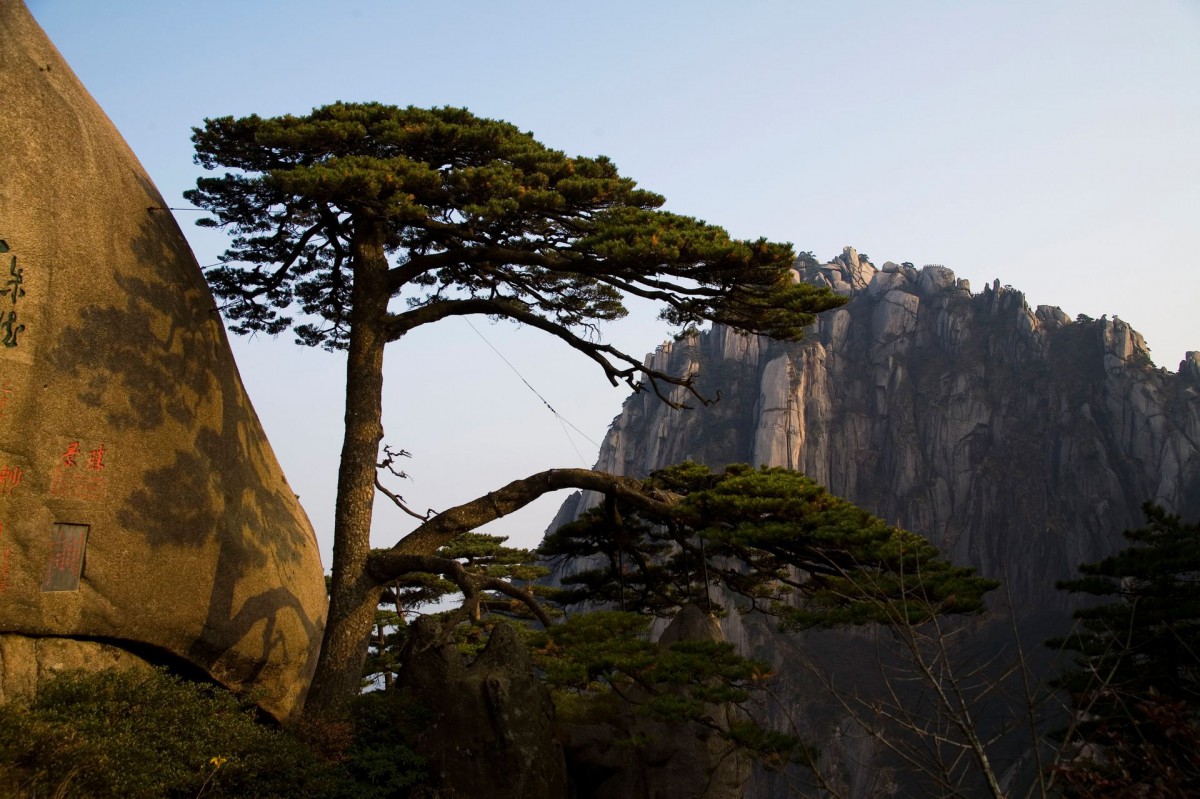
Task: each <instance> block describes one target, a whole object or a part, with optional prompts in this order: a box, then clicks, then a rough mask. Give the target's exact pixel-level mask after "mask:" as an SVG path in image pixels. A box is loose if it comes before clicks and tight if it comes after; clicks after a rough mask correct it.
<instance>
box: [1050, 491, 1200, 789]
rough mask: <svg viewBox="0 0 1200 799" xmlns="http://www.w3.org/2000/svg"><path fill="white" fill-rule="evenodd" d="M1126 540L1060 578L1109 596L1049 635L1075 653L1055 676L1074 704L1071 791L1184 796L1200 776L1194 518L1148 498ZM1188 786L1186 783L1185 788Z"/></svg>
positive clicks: (1066, 586)
mask: <svg viewBox="0 0 1200 799" xmlns="http://www.w3.org/2000/svg"><path fill="white" fill-rule="evenodd" d="M1143 509H1144V511H1145V514H1146V524H1145V525H1144V526H1143V527H1140V528H1138V529H1136V530H1127V531H1126V532H1125V537H1126V539H1128V540H1129V541H1130V543H1131V546H1129V547H1127V548H1126V549H1123V550H1121V551H1120V552H1118V553H1117V554H1115V555H1113V556H1111V557H1108V558H1105V559H1104V560H1102V561H1099V562H1098V563H1087V564H1083V565H1081V566H1080V567H1079V571H1080V572H1081V573H1082V575H1083V576H1081V577H1079V578H1078V579H1075V580H1067V581H1063V582H1060V583H1059V584H1058V587H1059V588H1061V589H1063V590H1066V591H1069V592H1071V593H1077V594H1087V595H1090V596H1094V597H1098V598H1102V599H1104V600H1109V601H1105V602H1102V603H1101V604H1096V605H1093V606H1090V607H1086V608H1083V609H1082V610H1079V611H1077V612H1076V613H1075V618H1076V619H1077V620H1078V622H1079V623H1078V625H1077V629H1076V630H1075V632H1073V633H1072V634H1071V635H1069V636H1067V637H1065V638H1061V639H1056V640H1053V641H1051V642H1049V644H1050V646H1053V647H1056V648H1061V649H1065V650H1067V651H1071V652H1074V653H1075V663H1074V665H1073V666H1072V667H1071V668H1069V669H1067V670H1066V671H1065V672H1064V673H1063V674H1062V675H1061V676H1060V677H1059V678H1058V679H1057V681H1056V685H1057V687H1059V688H1061V689H1063V690H1065V691H1066V692H1067V694H1068V696H1069V698H1070V701H1071V705H1072V707H1073V708H1074V710H1075V713H1076V722H1075V725H1074V728H1073V729H1072V730H1071V736H1070V738H1069V741H1068V742H1069V743H1072V744H1073V746H1074V750H1075V751H1076V752H1077V753H1078V756H1077V757H1076V758H1075V759H1073V760H1071V761H1068V762H1066V763H1065V764H1063V765H1062V766H1060V767H1059V769H1058V770H1057V774H1056V777H1057V778H1058V779H1059V780H1060V781H1061V783H1062V784H1063V785H1064V786H1065V787H1064V790H1065V791H1066V792H1067V793H1068V794H1069V795H1072V796H1093V795H1100V794H1103V795H1108V796H1150V795H1153V796H1177V795H1178V796H1183V795H1186V794H1187V791H1188V790H1190V789H1194V788H1195V786H1197V785H1200V524H1187V523H1185V522H1184V521H1183V520H1182V519H1181V518H1180V517H1179V516H1176V515H1173V514H1169V513H1167V512H1166V511H1165V510H1163V509H1162V508H1160V507H1157V506H1155V505H1152V504H1147V505H1145V506H1144V508H1143ZM1189 786H1190V788H1189Z"/></svg>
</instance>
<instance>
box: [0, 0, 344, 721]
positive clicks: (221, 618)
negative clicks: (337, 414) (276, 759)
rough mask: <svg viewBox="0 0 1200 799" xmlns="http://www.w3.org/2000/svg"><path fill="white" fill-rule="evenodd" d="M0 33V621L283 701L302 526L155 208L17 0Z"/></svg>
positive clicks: (318, 574) (293, 682)
mask: <svg viewBox="0 0 1200 799" xmlns="http://www.w3.org/2000/svg"><path fill="white" fill-rule="evenodd" d="M0 37H2V38H3V41H4V58H3V59H0V96H3V97H4V105H5V111H4V113H3V114H0V242H3V243H2V244H0V276H2V277H0V631H3V632H5V633H9V634H13V635H17V636H27V637H30V638H38V639H43V641H44V640H45V639H51V638H53V639H59V640H60V641H63V642H69V641H78V640H79V639H90V640H92V641H103V642H105V643H107V644H111V645H113V646H117V647H122V646H123V645H124V644H129V648H130V649H133V650H135V651H137V652H138V653H141V654H143V655H148V656H149V657H150V658H151V659H161V660H164V661H170V660H171V659H179V660H182V661H186V662H187V663H189V664H191V665H194V666H196V667H199V668H201V669H203V670H204V671H206V672H207V673H209V674H211V675H212V676H213V677H214V678H216V679H217V680H218V681H220V682H222V683H224V684H226V685H228V686H230V687H233V688H245V689H251V688H252V689H254V690H255V691H256V692H257V695H258V696H259V697H260V698H261V702H262V705H263V707H264V708H265V709H267V710H268V711H270V712H271V713H273V714H275V715H276V716H279V717H281V718H287V717H289V716H291V715H292V714H293V713H294V712H296V711H297V710H298V709H299V707H300V705H301V703H302V702H303V698H304V695H305V692H306V691H307V686H308V681H309V679H310V678H311V674H312V670H313V668H314V667H315V663H316V660H315V655H316V651H317V647H318V646H319V644H320V634H321V630H322V627H323V624H324V617H325V588H324V581H323V577H322V568H321V562H320V556H319V553H318V549H317V542H316V539H315V537H314V535H313V531H312V528H311V526H310V524H309V522H308V519H307V517H306V516H305V514H304V511H303V510H302V509H301V508H300V505H299V503H298V502H297V501H296V497H295V495H294V494H293V492H292V491H291V489H290V488H289V486H288V484H287V481H286V480H285V479H284V476H283V474H282V472H281V471H280V468H279V465H278V463H277V462H276V460H275V456H274V454H273V453H272V451H271V448H270V446H269V444H268V443H267V440H266V437H265V435H264V433H263V431H262V428H261V426H260V424H259V421H258V418H257V417H256V416H255V413H254V410H253V408H252V407H251V405H250V402H249V399H248V398H247V397H246V394H245V390H244V389H243V387H242V383H241V379H240V378H239V376H238V372H237V368H236V366H235V365H234V362H233V357H232V354H231V353H230V350H229V346H228V342H227V340H226V337H225V332H224V329H223V327H222V325H221V321H220V319H219V317H218V315H217V311H216V308H215V306H214V303H213V300H212V295H211V294H210V293H209V291H208V288H207V286H206V285H205V282H204V278H203V276H202V275H201V273H200V270H199V268H198V267H197V265H196V261H195V258H194V257H193V256H192V254H191V252H190V250H189V249H188V246H187V243H186V242H185V240H184V238H183V236H182V234H181V233H180V231H179V228H178V226H177V225H176V224H175V221H174V219H173V218H172V216H171V214H170V212H168V211H166V210H164V207H165V206H166V205H167V204H166V203H165V202H164V201H163V199H162V197H161V196H160V195H159V193H158V191H157V190H156V189H155V188H154V186H153V185H152V184H151V182H150V179H149V178H148V177H147V176H146V174H145V172H144V171H143V170H142V168H141V166H140V165H139V164H138V162H137V160H136V158H135V157H134V155H133V154H132V153H131V152H130V150H129V148H128V147H127V146H126V144H125V143H124V141H123V140H122V139H121V137H120V135H119V134H118V133H117V131H116V130H115V129H114V128H113V126H112V124H111V123H110V122H109V120H108V119H107V118H106V117H105V116H104V113H103V112H102V111H101V110H100V108H99V107H98V106H97V105H96V103H95V102H94V101H93V100H92V98H91V97H90V96H89V95H88V93H87V91H86V90H85V89H84V88H83V86H82V85H80V83H79V81H78V80H77V79H76V77H75V76H74V75H73V74H72V72H71V70H70V68H69V67H68V66H67V65H66V63H65V62H64V61H63V60H62V58H61V56H60V55H59V54H58V52H57V51H56V50H55V49H54V46H53V45H52V44H51V43H50V42H49V40H48V39H47V38H46V36H45V34H44V33H43V32H42V31H41V29H40V28H39V27H38V26H37V23H36V22H35V21H34V20H33V19H32V17H31V16H30V15H29V13H28V11H27V10H26V9H25V7H24V5H23V4H22V3H21V2H20V1H19V0H0ZM39 645H40V644H39ZM64 645H65V644H64ZM155 653H157V655H156V654H155Z"/></svg>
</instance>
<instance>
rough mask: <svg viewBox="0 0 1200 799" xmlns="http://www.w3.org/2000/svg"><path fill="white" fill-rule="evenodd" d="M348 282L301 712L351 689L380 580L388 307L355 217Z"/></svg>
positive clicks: (325, 707)
mask: <svg viewBox="0 0 1200 799" xmlns="http://www.w3.org/2000/svg"><path fill="white" fill-rule="evenodd" d="M351 253H352V258H353V262H352V263H353V270H354V286H353V288H352V291H351V302H352V307H351V311H350V342H349V352H348V355H347V358H346V433H345V439H344V440H343V443H342V460H341V465H340V467H339V469H338V489H337V506H336V510H335V515H334V526H333V564H332V567H333V579H332V583H331V586H330V596H329V616H328V619H327V621H326V623H325V637H324V640H323V641H322V644H321V654H320V657H319V659H318V660H317V671H316V674H315V675H314V677H313V682H312V687H311V688H310V689H309V693H308V699H307V701H306V703H305V715H306V716H307V717H309V718H319V719H333V718H337V717H338V716H340V715H341V714H342V713H343V711H344V709H345V706H346V704H347V703H348V702H349V701H350V700H351V699H353V698H354V697H355V696H356V695H357V694H358V692H359V690H360V687H361V684H362V671H363V665H364V663H365V660H366V656H367V641H368V639H369V637H370V635H371V628H372V627H373V626H374V623H375V609H376V607H377V606H378V605H379V598H380V595H381V593H382V590H383V589H382V586H380V585H379V584H378V583H377V582H376V581H375V580H373V579H371V577H370V576H369V575H368V574H367V572H366V564H367V558H368V556H369V555H370V553H371V515H372V509H373V505H374V502H375V468H376V459H377V458H378V457H379V442H380V440H381V439H382V438H383V422H382V416H383V349H384V345H385V344H386V336H385V331H386V321H387V306H388V299H389V294H388V287H387V257H386V255H385V253H384V250H383V229H382V227H381V226H380V225H378V224H377V223H375V224H373V223H372V222H370V221H366V222H359V224H357V225H356V226H355V230H354V235H353V238H352V241H351Z"/></svg>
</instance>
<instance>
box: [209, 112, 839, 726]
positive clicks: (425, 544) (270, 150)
mask: <svg viewBox="0 0 1200 799" xmlns="http://www.w3.org/2000/svg"><path fill="white" fill-rule="evenodd" d="M193 141H194V143H195V146H196V161H197V163H199V164H200V165H201V166H203V167H205V168H206V169H210V170H215V169H225V170H228V171H226V172H225V173H224V174H222V175H220V176H217V177H205V178H201V179H200V180H199V181H198V182H197V187H196V189H194V190H192V191H190V192H187V194H186V196H187V198H188V199H189V200H191V201H192V202H193V203H195V204H196V205H197V206H199V207H201V208H203V209H205V210H207V211H209V212H210V213H211V214H212V215H213V216H212V217H211V218H207V219H204V220H201V223H200V224H203V225H208V226H215V227H224V228H227V229H228V230H229V231H230V233H231V234H232V236H233V240H232V246H231V247H230V248H229V250H228V251H226V253H225V254H224V255H223V256H222V258H221V263H219V264H218V265H216V266H213V267H210V268H208V270H207V277H208V279H209V282H210V284H211V285H212V287H213V290H214V292H215V293H216V294H217V296H218V297H220V298H221V299H222V300H224V301H225V306H224V312H225V315H226V317H227V318H228V319H229V320H230V321H231V323H232V327H233V329H234V331H235V332H240V333H251V332H256V331H262V332H266V333H279V332H282V331H283V330H286V329H288V328H291V329H293V330H294V331H295V333H296V335H297V338H298V340H299V341H300V342H301V343H303V344H308V345H319V346H324V347H327V348H330V349H345V350H346V351H347V359H346V417H345V418H346V428H345V438H344V442H343V446H342V454H341V461H340V466H339V472H338V493H337V507H336V510H335V515H334V516H335V520H334V554H333V564H332V566H333V574H332V580H331V584H330V607H329V619H328V622H327V624H326V630H325V638H324V641H323V645H322V648H321V654H320V659H319V662H318V665H317V673H316V676H315V677H314V681H313V687H312V689H311V690H310V693H309V699H308V703H307V705H306V709H307V710H308V711H309V712H310V713H313V712H315V713H317V714H319V715H326V716H327V715H331V714H335V713H336V712H337V708H338V707H339V706H342V705H344V704H345V703H346V702H347V701H348V700H349V698H350V697H351V696H352V695H353V694H354V692H355V691H357V689H358V686H359V676H360V674H361V672H362V663H363V659H364V658H365V657H366V649H367V640H368V637H369V636H370V633H371V630H372V628H373V626H374V620H375V610H376V606H377V603H378V600H379V597H380V596H381V593H382V590H383V586H384V585H385V584H386V583H387V582H389V581H391V580H393V579H394V578H395V576H396V575H397V574H398V573H399V572H397V571H396V570H395V568H390V569H381V568H380V565H379V562H378V561H377V560H376V561H372V559H371V554H370V532H371V521H372V505H373V501H374V498H375V492H376V486H377V485H379V482H378V478H377V469H378V468H380V467H381V466H383V465H385V464H387V463H389V461H388V460H387V459H385V460H384V461H383V462H382V463H380V462H379V457H380V444H381V441H382V438H383V428H382V422H381V419H382V397H383V354H384V348H385V347H386V345H387V344H388V343H390V342H394V341H396V340H398V339H400V338H402V337H403V336H404V335H405V334H406V333H407V332H409V331H410V330H413V329H415V328H417V327H419V326H421V325H426V324H431V323H434V322H437V321H440V320H442V319H446V318H449V317H452V316H462V315H486V316H489V317H495V318H502V319H508V320H510V321H513V322H517V323H520V324H522V325H525V326H528V327H529V328H532V329H536V330H539V331H542V332H544V333H547V334H549V335H551V336H554V337H556V338H557V339H559V340H560V341H562V342H564V343H565V344H567V345H568V346H570V347H572V348H574V349H575V350H577V351H579V352H580V353H582V354H583V355H584V356H585V357H587V358H590V359H591V360H592V361H594V362H595V363H596V364H597V365H599V367H600V368H601V369H602V370H603V372H604V373H605V375H606V376H607V377H608V379H609V380H610V382H612V383H613V384H614V385H618V384H619V383H621V382H622V381H624V382H625V383H626V384H628V385H629V386H631V387H632V388H633V389H634V390H641V389H643V388H646V387H650V388H652V389H653V390H654V391H655V392H656V393H657V394H658V396H660V397H662V398H663V399H664V400H667V401H671V400H670V399H669V398H668V394H667V393H666V392H664V391H663V390H662V389H663V385H664V384H666V385H674V386H682V387H685V388H686V389H689V390H691V391H692V393H693V394H696V391H695V388H694V386H693V383H692V380H693V378H692V376H691V375H672V374H668V373H665V372H661V371H659V370H656V369H654V368H653V367H651V366H649V365H647V364H644V363H643V361H642V359H641V357H640V355H639V356H634V355H631V354H629V353H625V352H622V351H620V350H618V349H616V348H615V347H612V346H611V345H608V344H606V343H604V342H603V340H602V338H601V337H600V332H601V331H600V327H599V325H600V324H601V323H603V322H607V321H611V320H614V319H617V318H619V317H621V316H622V315H624V314H625V313H626V309H625V305H624V301H625V299H626V298H627V297H641V298H644V299H647V300H652V301H655V302H657V303H659V305H660V307H661V315H662V317H663V318H664V319H665V320H666V321H668V322H670V323H672V324H675V325H683V326H689V325H695V324H699V323H701V322H705V321H713V322H719V323H721V324H725V325H728V326H730V327H732V328H734V329H736V330H741V331H744V332H747V333H761V334H765V335H770V336H775V337H778V338H785V339H797V338H800V337H801V336H802V334H803V328H804V327H805V326H806V325H808V324H810V323H812V321H813V320H814V314H815V313H817V312H820V311H823V310H826V309H828V308H833V307H836V306H838V305H840V304H842V302H844V298H842V297H838V296H836V295H834V294H833V293H832V292H830V291H829V290H827V289H824V288H817V287H814V286H811V285H808V284H804V283H800V282H798V281H796V280H795V278H794V275H793V274H792V272H791V267H792V264H793V261H794V254H793V252H792V249H791V246H790V245H787V244H776V243H772V242H768V241H766V240H764V239H759V240H757V241H740V240H736V239H732V238H731V237H730V236H729V235H728V234H727V233H726V232H725V231H724V230H722V229H721V228H719V227H717V226H714V225H709V224H706V223H704V222H700V221H697V220H695V219H692V218H689V217H686V216H680V215H677V214H673V213H668V212H666V211H663V210H662V208H661V206H662V205H663V198H662V197H661V196H659V195H657V194H654V193H652V192H649V191H645V190H642V189H638V188H637V186H636V184H635V183H634V181H632V180H630V179H629V178H626V177H622V176H621V175H619V174H618V172H617V169H616V167H615V166H614V165H613V163H612V162H611V161H609V160H608V159H607V158H604V157H595V158H586V157H568V156H566V155H564V154H563V153H562V152H559V151H557V150H554V149H551V148H548V147H546V146H544V145H543V144H541V143H540V142H538V141H537V140H536V139H534V138H533V136H532V135H530V134H528V133H524V132H522V131H520V130H519V129H518V128H516V127H514V126H513V125H511V124H508V123H506V122H499V121H494V120H488V119H482V118H479V117H476V116H474V115H472V114H471V113H470V112H468V111H466V110H465V109H458V108H435V109H419V108H411V107H410V108H397V107H394V106H388V105H381V104H379V103H335V104H333V105H329V106H325V107H322V108H317V109H314V110H313V111H312V112H311V113H310V114H307V115H304V116H291V115H286V116H280V117H274V118H262V117H259V116H253V115H252V116H248V117H243V118H240V119H235V118H232V117H221V118H216V119H209V120H206V121H205V123H204V125H203V126H202V127H200V128H196V129H195V132H194V135H193ZM697 396H698V395H697ZM702 399H704V398H702ZM673 404H680V403H677V402H674V403H673ZM580 471H586V470H552V472H549V473H546V474H547V475H548V477H547V478H546V479H547V480H548V481H549V482H550V483H555V484H556V485H557V487H559V488H566V487H589V488H592V487H596V486H597V484H598V481H597V479H596V478H595V476H594V475H593V474H591V473H589V474H587V475H581V474H579V472H580ZM608 485H609V483H605V484H604V485H601V486H600V487H599V488H598V490H601V491H605V492H606V493H607V486H608ZM514 486H517V488H516V489H514V490H515V492H516V493H515V494H514V496H517V495H530V494H531V495H532V496H536V495H540V493H542V492H543V490H544V488H543V484H542V483H539V482H537V481H535V480H533V479H532V478H530V479H528V480H525V481H517V482H516V483H514ZM490 496H491V495H489V497H490ZM393 499H395V500H397V501H399V500H398V498H397V497H395V496H393ZM489 501H490V499H489ZM400 504H401V506H402V507H404V506H403V503H400ZM519 506H520V504H517V505H516V507H519ZM405 509H406V510H407V508H405ZM476 510H478V507H477V505H476V504H475V503H472V502H468V503H465V504H464V505H463V506H460V508H459V509H455V512H453V513H444V514H442V515H441V516H438V517H436V518H435V519H434V520H432V523H431V524H426V525H423V526H422V527H421V528H420V529H418V530H417V531H416V532H415V533H413V534H412V535H409V536H407V537H405V538H404V539H403V540H402V541H401V542H400V543H399V544H398V550H397V551H396V552H393V553H392V557H393V562H392V564H391V566H393V567H397V565H398V564H399V563H401V562H402V561H397V560H395V558H399V557H404V558H407V559H408V560H407V561H405V562H404V564H405V566H406V567H408V568H411V570H416V571H428V570H429V569H428V568H426V566H428V565H429V564H425V565H422V564H420V563H417V562H416V559H418V558H421V557H432V556H434V555H435V553H436V552H437V550H438V548H439V547H442V546H444V545H446V544H447V543H448V541H449V538H447V537H446V536H445V535H443V533H446V531H453V532H452V533H450V534H449V535H450V537H451V538H452V537H453V536H455V535H461V534H463V533H467V532H470V529H471V528H470V527H469V526H467V527H463V526H462V525H461V524H460V523H459V522H460V521H461V520H462V519H464V518H466V516H464V513H465V514H466V515H470V514H471V513H473V512H474V511H476ZM410 512H411V511H410ZM414 515H415V514H414ZM485 515H486V514H485ZM369 561H371V562H369Z"/></svg>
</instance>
